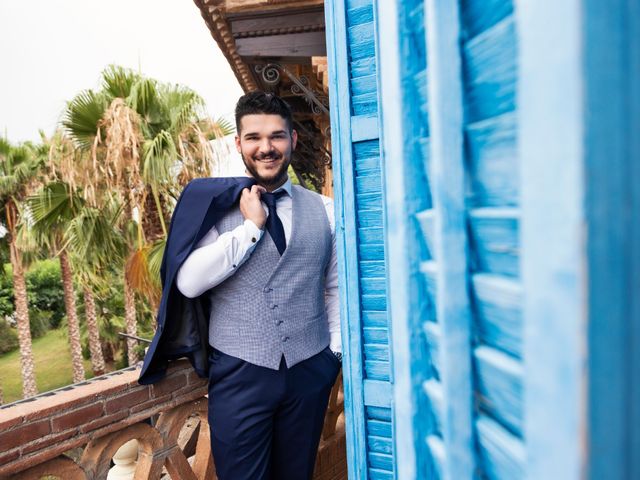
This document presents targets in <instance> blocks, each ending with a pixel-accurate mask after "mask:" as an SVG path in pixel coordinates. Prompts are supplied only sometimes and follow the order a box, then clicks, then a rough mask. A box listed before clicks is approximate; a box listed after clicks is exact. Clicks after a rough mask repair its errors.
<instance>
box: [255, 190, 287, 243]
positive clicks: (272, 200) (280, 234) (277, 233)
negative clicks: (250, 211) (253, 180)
mask: <svg viewBox="0 0 640 480" xmlns="http://www.w3.org/2000/svg"><path fill="white" fill-rule="evenodd" d="M286 194H287V192H286V190H280V191H279V192H276V193H270V192H265V193H263V194H262V195H260V198H261V199H262V200H263V201H264V203H265V204H266V205H267V208H268V209H269V216H268V217H267V224H266V226H267V232H269V235H271V238H272V239H273V243H275V244H276V248H277V249H278V252H279V253H280V255H282V254H283V253H284V250H285V248H287V239H286V238H285V236H284V227H283V226H282V221H281V220H280V217H278V214H277V213H276V201H277V200H278V199H279V198H280V197H282V196H283V195H286Z"/></svg>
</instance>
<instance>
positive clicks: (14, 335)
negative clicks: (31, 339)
mask: <svg viewBox="0 0 640 480" xmlns="http://www.w3.org/2000/svg"><path fill="white" fill-rule="evenodd" d="M16 348H18V332H16V330H15V328H12V327H11V326H10V325H9V323H8V322H7V321H6V320H5V319H4V317H3V318H0V355H2V354H3V353H7V352H11V351H13V350H15V349H16Z"/></svg>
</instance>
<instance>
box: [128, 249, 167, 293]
mask: <svg viewBox="0 0 640 480" xmlns="http://www.w3.org/2000/svg"><path fill="white" fill-rule="evenodd" d="M151 249H152V246H151V245H144V246H143V247H142V248H138V249H136V250H135V251H134V252H132V254H131V255H130V256H129V259H128V260H127V264H126V266H125V277H126V279H127V281H128V282H129V284H130V285H131V287H132V288H133V289H134V290H135V291H137V292H138V293H140V294H141V295H144V296H146V297H147V298H148V299H149V300H150V301H151V302H152V303H157V302H158V301H159V299H160V294H161V293H162V292H161V290H160V283H159V282H157V281H156V280H157V279H159V277H158V278H157V279H155V278H152V276H151V275H150V271H149V253H150V252H151Z"/></svg>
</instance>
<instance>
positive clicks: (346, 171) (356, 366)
mask: <svg viewBox="0 0 640 480" xmlns="http://www.w3.org/2000/svg"><path fill="white" fill-rule="evenodd" d="M325 19H326V31H327V47H328V48H327V52H328V63H329V76H330V101H331V130H332V151H333V159H334V165H333V169H334V192H335V197H336V226H337V245H338V255H339V261H340V277H339V278H340V287H341V316H342V322H343V349H344V362H343V365H344V371H343V375H344V391H345V413H346V427H347V451H348V458H349V478H354V479H366V478H371V479H391V478H394V463H395V462H394V448H393V433H392V432H393V426H392V418H393V415H392V410H391V380H392V379H391V366H390V358H389V325H388V315H387V296H386V294H387V285H386V263H385V251H384V227H383V211H382V205H383V191H382V181H381V170H382V166H381V159H380V142H379V136H380V135H379V129H378V87H377V76H376V69H377V63H378V62H377V57H376V41H375V38H376V26H375V23H376V22H375V16H374V5H373V2H372V1H371V0H348V1H345V0H335V1H328V2H326V11H325Z"/></svg>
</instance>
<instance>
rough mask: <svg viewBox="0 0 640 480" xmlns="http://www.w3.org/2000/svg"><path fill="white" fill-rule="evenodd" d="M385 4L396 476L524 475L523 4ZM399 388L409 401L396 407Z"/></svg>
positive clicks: (432, 0)
mask: <svg viewBox="0 0 640 480" xmlns="http://www.w3.org/2000/svg"><path fill="white" fill-rule="evenodd" d="M422 13H424V14H425V15H424V19H423V20H422V19H421V21H416V19H418V18H421V17H422V15H421V14H422ZM379 16H380V18H381V19H384V21H381V22H380V37H381V40H380V45H381V72H380V76H381V90H382V118H383V137H384V146H385V148H384V153H385V167H386V169H385V180H386V189H387V196H386V198H385V207H386V209H387V213H388V219H389V220H388V225H389V227H388V232H387V245H388V254H389V259H390V268H389V275H390V280H391V283H392V285H393V286H394V288H397V289H398V290H399V291H396V290H395V289H394V290H392V291H390V296H389V298H390V311H391V316H392V325H393V332H394V339H393V340H394V362H395V363H394V366H395V380H396V382H395V396H394V398H395V399H396V423H397V425H396V430H397V432H398V440H397V441H398V445H400V442H404V446H405V447H407V448H410V450H409V452H410V453H406V452H405V451H404V449H402V450H401V449H400V447H398V472H399V476H400V477H401V478H407V479H409V478H432V477H433V476H436V477H438V476H439V477H442V478H448V479H458V478H471V476H472V475H473V474H474V471H476V472H478V473H479V474H481V475H482V476H484V477H487V478H504V479H517V478H520V477H522V475H523V462H524V447H523V444H522V441H521V437H522V362H521V351H522V322H521V313H520V312H521V286H520V282H519V280H518V255H519V238H518V237H519V235H518V222H519V210H518V202H519V198H518V191H519V176H518V168H517V165H518V159H517V153H516V152H517V149H516V135H515V132H516V115H515V89H516V84H517V82H516V80H517V76H516V40H517V39H516V34H515V26H514V21H513V7H512V4H511V2H510V1H508V0H492V1H479V0H463V1H461V2H459V3H458V2H442V1H439V0H428V1H427V2H426V6H425V5H422V2H420V1H417V0H414V1H410V2H408V1H405V2H399V1H393V2H385V3H382V2H381V3H380V4H379ZM421 25H425V26H426V28H425V33H426V42H425V35H424V34H422V41H421V39H420V34H421ZM425 59H426V62H425ZM425 66H426V73H424V72H423V71H422V70H423V69H424V68H425ZM425 87H427V88H426V91H425ZM425 109H426V110H427V112H428V115H427V118H425V115H424V111H425ZM420 147H423V148H420ZM425 147H426V148H425ZM392 159H393V161H392ZM467 292H469V295H467ZM403 349H404V350H405V351H407V352H408V354H407V355H406V356H403V357H402V359H400V356H399V355H400V354H399V353H398V352H399V351H401V350H403ZM425 349H426V351H427V352H426V353H425V352H424V351H423V350H425ZM472 366H473V368H471V367H472ZM423 397H426V402H425V400H424V399H423ZM403 398H406V399H411V401H410V402H409V403H408V404H407V405H406V406H405V407H410V408H400V402H402V399H403ZM401 432H402V433H401ZM407 438H408V440H407ZM474 445H477V449H476V448H474ZM425 458H426V459H430V460H431V462H430V463H429V462H425Z"/></svg>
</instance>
